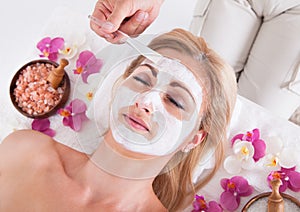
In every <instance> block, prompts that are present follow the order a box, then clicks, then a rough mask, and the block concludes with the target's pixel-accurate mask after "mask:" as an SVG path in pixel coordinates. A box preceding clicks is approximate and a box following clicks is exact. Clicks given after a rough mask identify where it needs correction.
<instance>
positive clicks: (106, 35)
mask: <svg viewBox="0 0 300 212" xmlns="http://www.w3.org/2000/svg"><path fill="white" fill-rule="evenodd" d="M103 36H104V37H105V38H113V36H112V35H110V34H104V35H103Z"/></svg>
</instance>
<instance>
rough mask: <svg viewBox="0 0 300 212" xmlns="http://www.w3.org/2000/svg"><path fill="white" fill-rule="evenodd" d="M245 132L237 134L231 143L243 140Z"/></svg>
mask: <svg viewBox="0 0 300 212" xmlns="http://www.w3.org/2000/svg"><path fill="white" fill-rule="evenodd" d="M243 136H244V134H237V135H236V136H234V137H233V138H232V139H231V145H233V144H234V143H235V141H236V140H242V139H243Z"/></svg>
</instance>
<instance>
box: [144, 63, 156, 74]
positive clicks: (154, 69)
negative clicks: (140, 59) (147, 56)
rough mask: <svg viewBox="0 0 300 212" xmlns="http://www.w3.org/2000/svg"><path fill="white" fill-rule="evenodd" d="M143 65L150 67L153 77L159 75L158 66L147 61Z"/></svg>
mask: <svg viewBox="0 0 300 212" xmlns="http://www.w3.org/2000/svg"><path fill="white" fill-rule="evenodd" d="M141 66H146V67H148V68H149V69H150V70H151V73H152V75H153V77H155V78H156V77H157V70H156V68H154V67H153V66H151V65H149V64H147V63H144V64H142V65H141Z"/></svg>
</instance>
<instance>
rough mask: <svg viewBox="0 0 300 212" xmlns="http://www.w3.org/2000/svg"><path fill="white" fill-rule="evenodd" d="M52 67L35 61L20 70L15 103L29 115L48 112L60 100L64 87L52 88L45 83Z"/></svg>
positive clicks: (15, 91) (15, 90)
mask: <svg viewBox="0 0 300 212" xmlns="http://www.w3.org/2000/svg"><path fill="white" fill-rule="evenodd" d="M53 69H54V66H53V65H52V64H44V63H36V64H32V65H29V66H27V67H26V68H24V69H23V70H22V71H21V73H20V75H19V78H18V79H17V81H16V88H15V89H14V96H15V101H16V103H17V105H18V106H19V107H20V108H21V109H22V110H23V111H24V112H26V113H28V114H29V115H41V114H44V113H46V112H49V111H50V110H51V109H52V108H53V107H54V106H55V105H57V104H58V103H59V102H60V100H61V98H62V96H63V95H62V94H63V93H64V88H63V87H58V89H54V88H52V87H51V85H50V84H48V83H47V77H48V75H49V73H50V72H51V71H52V70H53Z"/></svg>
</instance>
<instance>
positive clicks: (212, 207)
mask: <svg viewBox="0 0 300 212" xmlns="http://www.w3.org/2000/svg"><path fill="white" fill-rule="evenodd" d="M222 211H223V209H222V207H221V206H220V205H219V204H218V203H217V202H216V201H210V202H209V203H208V209H207V212H222Z"/></svg>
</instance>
